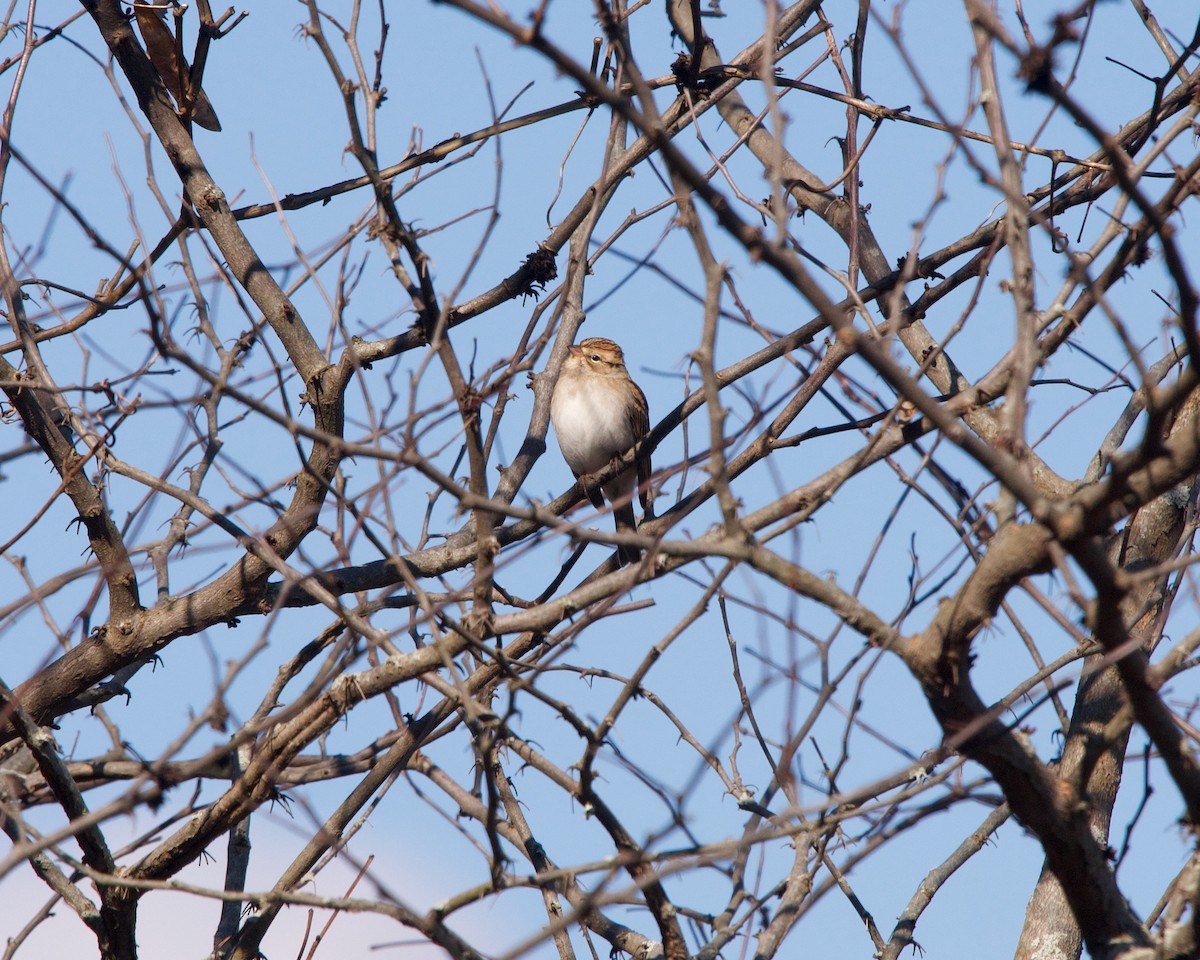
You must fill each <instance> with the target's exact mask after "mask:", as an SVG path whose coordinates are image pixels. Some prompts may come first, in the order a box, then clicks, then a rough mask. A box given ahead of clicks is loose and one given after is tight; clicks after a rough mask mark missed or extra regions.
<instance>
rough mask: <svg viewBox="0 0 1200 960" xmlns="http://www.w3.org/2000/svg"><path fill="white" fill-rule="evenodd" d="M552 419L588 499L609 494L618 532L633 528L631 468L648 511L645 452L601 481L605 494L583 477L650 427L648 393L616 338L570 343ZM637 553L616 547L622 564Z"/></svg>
mask: <svg viewBox="0 0 1200 960" xmlns="http://www.w3.org/2000/svg"><path fill="white" fill-rule="evenodd" d="M550 420H551V422H552V423H553V424H554V433H555V436H556V437H557V438H558V448H559V449H560V450H561V451H562V455H563V459H564V460H566V461H567V466H568V467H570V468H571V472H572V473H574V474H575V479H576V480H579V479H580V478H584V482H583V488H584V491H585V492H586V493H587V495H588V499H589V500H591V502H592V505H593V506H595V507H597V508H602V507H603V506H604V497H607V498H608V500H609V502H610V503H612V504H613V517H614V519H615V520H616V524H617V532H618V533H626V532H629V533H632V532H633V530H634V529H635V523H634V516H633V492H634V474H635V472H636V480H637V487H638V489H639V491H640V494H641V502H642V512H643V514H644V516H646V517H648V516H650V515H651V510H650V496H649V489H648V483H649V480H650V455H649V453H642V454H640V455H639V456H638V458H637V463H636V467H629V468H627V469H626V470H624V471H623V472H621V473H619V474H617V476H615V477H613V478H612V479H611V480H609V481H608V482H607V483H605V484H604V485H603V487H602V488H601V490H603V494H604V495H603V496H601V490H597V489H596V487H595V485H593V484H590V483H588V482H586V475H587V474H592V473H595V472H596V471H597V470H601V469H603V468H604V467H605V466H607V465H608V464H609V463H610V462H611V461H612V460H613V459H614V458H615V457H619V456H621V455H622V454H623V453H625V452H626V451H628V450H629V449H630V448H631V447H632V446H633V445H634V444H636V443H637V442H638V441H639V440H641V439H642V438H643V437H644V436H646V434H647V433H648V432H649V430H650V410H649V407H648V406H647V404H646V395H645V394H644V393H642V389H641V387H639V386H638V385H637V384H636V383H634V382H633V378H632V377H630V376H629V371H628V370H627V369H625V355H624V354H623V353H622V352H621V348H620V347H619V346H617V344H615V343H614V342H613V341H612V340H609V339H607V338H605V337H588V338H587V339H586V340H581V341H580V342H579V343H577V344H575V345H573V346H572V347H571V348H570V353H569V354H568V355H567V359H566V360H565V361H564V362H563V365H562V371H561V373H560V374H559V377H558V382H557V383H556V384H555V386H554V395H553V396H552V397H551V399H550ZM640 556H641V554H640V552H639V551H638V550H637V548H636V547H629V546H625V545H624V544H622V545H619V546H618V547H617V559H618V561H619V563H620V564H621V565H622V566H624V565H625V564H629V563H636V562H637V561H638V559H640Z"/></svg>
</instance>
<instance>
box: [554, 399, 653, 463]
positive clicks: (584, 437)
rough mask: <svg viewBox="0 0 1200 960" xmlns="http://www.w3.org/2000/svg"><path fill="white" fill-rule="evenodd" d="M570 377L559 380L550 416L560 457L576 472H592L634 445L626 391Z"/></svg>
mask: <svg viewBox="0 0 1200 960" xmlns="http://www.w3.org/2000/svg"><path fill="white" fill-rule="evenodd" d="M619 386H620V385H617V386H610V385H609V384H608V383H605V382H603V381H601V382H597V383H589V382H580V381H579V380H577V379H576V380H572V381H569V382H567V383H564V382H563V381H562V380H560V381H559V383H558V386H557V388H556V389H555V391H554V398H553V399H552V400H551V402H550V419H551V421H553V423H554V432H555V434H556V435H557V437H558V445H559V448H560V449H561V450H562V454H563V459H564V460H566V461H567V464H568V466H570V468H571V469H572V470H574V471H575V472H576V473H594V472H595V471H596V470H599V469H600V468H601V467H603V466H604V465H605V464H607V463H608V462H609V461H610V460H611V459H612V458H613V457H615V456H616V455H617V454H619V453H624V452H625V451H626V450H628V449H629V448H630V447H632V446H633V442H634V436H633V430H632V429H631V428H630V424H629V411H628V409H627V404H626V401H625V391H624V390H621V389H619Z"/></svg>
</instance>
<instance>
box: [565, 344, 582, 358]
mask: <svg viewBox="0 0 1200 960" xmlns="http://www.w3.org/2000/svg"><path fill="white" fill-rule="evenodd" d="M567 349H568V350H569V351H570V352H571V356H573V357H582V356H583V348H582V347H578V346H576V345H575V344H571V346H570V347H568V348H567Z"/></svg>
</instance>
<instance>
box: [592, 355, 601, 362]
mask: <svg viewBox="0 0 1200 960" xmlns="http://www.w3.org/2000/svg"><path fill="white" fill-rule="evenodd" d="M599 362H600V354H598V353H593V354H592V363H599Z"/></svg>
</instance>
